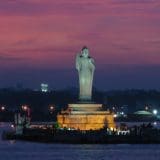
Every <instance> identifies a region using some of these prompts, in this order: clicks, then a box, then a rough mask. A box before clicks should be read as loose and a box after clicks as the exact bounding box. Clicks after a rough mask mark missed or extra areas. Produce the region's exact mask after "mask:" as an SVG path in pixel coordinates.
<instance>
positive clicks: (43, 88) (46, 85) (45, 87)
mask: <svg viewBox="0 0 160 160" xmlns="http://www.w3.org/2000/svg"><path fill="white" fill-rule="evenodd" d="M41 91H42V92H48V84H45V83H42V84H41Z"/></svg>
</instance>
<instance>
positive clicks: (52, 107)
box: [49, 105, 55, 113]
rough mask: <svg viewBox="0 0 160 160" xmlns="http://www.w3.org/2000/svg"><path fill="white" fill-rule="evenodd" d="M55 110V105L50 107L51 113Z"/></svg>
mask: <svg viewBox="0 0 160 160" xmlns="http://www.w3.org/2000/svg"><path fill="white" fill-rule="evenodd" d="M54 110H55V107H54V106H53V105H50V106H49V111H50V113H53V112H54Z"/></svg>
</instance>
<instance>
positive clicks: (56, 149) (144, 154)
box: [0, 123, 160, 160]
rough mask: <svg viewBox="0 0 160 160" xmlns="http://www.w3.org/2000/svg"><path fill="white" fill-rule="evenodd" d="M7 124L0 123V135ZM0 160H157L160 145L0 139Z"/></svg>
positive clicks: (159, 153) (159, 159) (159, 155)
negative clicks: (85, 143)
mask: <svg viewBox="0 0 160 160" xmlns="http://www.w3.org/2000/svg"><path fill="white" fill-rule="evenodd" d="M6 128H7V124H2V123H1V124H0V133H1V132H2V131H3V130H4V129H6ZM0 160H160V145H128V144H124V145H122V144H120V145H71V144H70V145H69V144H42V143H30V142H21V141H2V140H0Z"/></svg>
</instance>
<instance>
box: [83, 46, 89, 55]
mask: <svg viewBox="0 0 160 160" xmlns="http://www.w3.org/2000/svg"><path fill="white" fill-rule="evenodd" d="M82 56H83V57H86V58H87V57H88V56H89V50H88V48H87V47H86V46H84V47H83V48H82Z"/></svg>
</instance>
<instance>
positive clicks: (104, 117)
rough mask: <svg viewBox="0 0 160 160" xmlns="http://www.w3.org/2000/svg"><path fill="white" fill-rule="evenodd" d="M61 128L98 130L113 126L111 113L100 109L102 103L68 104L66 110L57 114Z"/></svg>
mask: <svg viewBox="0 0 160 160" xmlns="http://www.w3.org/2000/svg"><path fill="white" fill-rule="evenodd" d="M57 121H58V123H59V124H60V126H61V127H62V128H73V129H79V130H99V129H102V128H104V127H108V128H115V123H114V118H113V114H111V113H110V112H109V111H104V110H103V109H102V104H95V103H93V104H90V103H85V104H84V103H83V104H82V103H75V104H68V108H67V110H66V111H61V113H60V114H58V115H57Z"/></svg>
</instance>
